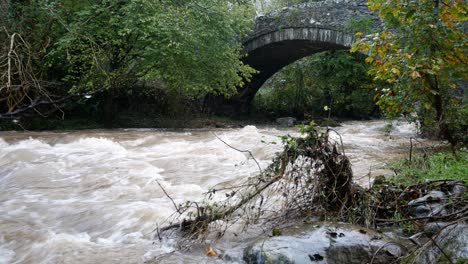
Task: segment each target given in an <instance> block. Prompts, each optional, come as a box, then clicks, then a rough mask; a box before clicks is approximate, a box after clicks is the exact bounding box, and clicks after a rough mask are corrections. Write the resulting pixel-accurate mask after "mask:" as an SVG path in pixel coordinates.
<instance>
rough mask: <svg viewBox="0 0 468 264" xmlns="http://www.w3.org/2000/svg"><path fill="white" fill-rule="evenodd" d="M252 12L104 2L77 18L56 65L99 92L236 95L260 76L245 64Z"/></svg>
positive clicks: (203, 5) (205, 5)
mask: <svg viewBox="0 0 468 264" xmlns="http://www.w3.org/2000/svg"><path fill="white" fill-rule="evenodd" d="M249 8H250V6H247V5H245V4H242V3H241V4H239V3H237V2H235V3H230V2H229V1H211V0H204V1H186V2H183V3H179V2H173V1H157V2H154V1H147V0H136V1H128V2H123V1H118V0H106V1H98V2H95V3H93V4H91V5H90V6H89V7H87V8H84V9H82V10H80V11H79V12H77V13H76V14H75V16H74V17H73V19H72V21H71V22H70V23H69V24H68V25H67V27H68V28H69V32H67V34H65V35H64V36H63V37H62V38H61V39H60V40H59V41H58V42H57V45H56V48H55V49H54V50H53V51H52V52H51V54H50V55H51V57H52V58H53V59H55V61H57V60H59V61H60V60H66V61H67V70H68V74H67V75H66V77H65V79H66V80H70V81H72V82H73V83H76V85H77V86H79V85H85V86H86V88H88V89H91V90H96V89H102V88H103V87H104V88H109V87H113V88H122V87H127V86H129V85H130V84H131V83H132V82H134V81H135V79H142V78H143V79H159V80H162V81H164V82H165V83H166V85H167V86H168V87H169V88H172V89H177V90H182V91H184V92H188V93H191V94H193V95H195V96H196V95H200V93H203V92H214V93H220V94H225V95H232V94H233V93H234V92H235V91H236V89H235V87H236V86H237V85H241V84H242V82H243V78H248V77H249V76H250V74H251V73H252V72H253V70H252V69H251V68H250V67H248V66H246V65H244V64H242V62H241V61H240V57H241V55H240V44H239V43H238V42H237V41H236V38H239V37H242V35H243V34H245V33H246V32H247V30H248V29H249V27H250V20H249V19H248V18H250V17H251V14H250V12H251V11H249Z"/></svg>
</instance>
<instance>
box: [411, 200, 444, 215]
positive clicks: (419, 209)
mask: <svg viewBox="0 0 468 264" xmlns="http://www.w3.org/2000/svg"><path fill="white" fill-rule="evenodd" d="M410 210H411V209H410ZM410 214H411V215H412V216H414V217H428V216H435V215H445V214H447V210H445V206H444V205H442V204H440V203H433V204H424V205H417V206H415V207H413V209H412V210H411V211H410Z"/></svg>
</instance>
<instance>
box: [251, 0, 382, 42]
mask: <svg viewBox="0 0 468 264" xmlns="http://www.w3.org/2000/svg"><path fill="white" fill-rule="evenodd" d="M366 2H367V0H324V1H321V2H309V3H304V4H299V5H295V6H291V7H285V8H283V9H280V10H277V11H274V12H272V13H269V14H267V15H265V16H260V17H258V18H257V19H256V23H255V28H254V31H253V32H252V33H251V34H250V35H249V36H248V37H247V38H245V39H244V41H243V42H244V43H245V44H248V42H250V41H252V40H253V39H256V38H258V37H259V36H261V35H265V34H268V33H271V32H274V31H278V30H279V31H280V30H281V29H286V28H320V29H331V30H334V31H343V32H344V31H345V27H346V25H347V24H348V21H349V20H350V19H351V18H353V17H356V18H357V17H362V16H374V13H373V12H372V11H370V10H369V9H368V7H367V5H366ZM375 21H376V23H378V18H377V17H376V16H375Z"/></svg>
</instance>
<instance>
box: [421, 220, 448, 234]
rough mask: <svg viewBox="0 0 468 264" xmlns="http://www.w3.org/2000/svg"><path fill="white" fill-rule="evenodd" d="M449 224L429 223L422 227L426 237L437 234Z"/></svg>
mask: <svg viewBox="0 0 468 264" xmlns="http://www.w3.org/2000/svg"><path fill="white" fill-rule="evenodd" d="M448 224H449V223H447V222H431V223H427V224H425V225H424V227H423V229H424V232H425V233H426V234H428V235H431V236H432V235H434V234H437V233H438V232H439V231H440V230H441V229H442V228H444V227H446V226H447V225H448Z"/></svg>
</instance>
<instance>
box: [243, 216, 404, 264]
mask: <svg viewBox="0 0 468 264" xmlns="http://www.w3.org/2000/svg"><path fill="white" fill-rule="evenodd" d="M283 234H284V235H283V236H275V237H270V238H266V239H261V240H257V241H255V242H254V243H252V244H251V245H250V246H249V247H248V248H246V250H245V251H244V261H246V262H247V263H256V264H260V263H298V264H299V263H309V264H310V263H317V264H318V263H330V264H338V263H349V264H353V263H356V264H358V263H359V264H360V263H370V262H371V261H373V263H375V264H377V263H391V262H393V261H395V260H397V259H398V258H399V257H401V256H403V255H404V253H405V250H404V249H403V247H402V246H400V245H399V244H398V243H395V242H393V241H391V240H390V239H389V238H386V237H383V236H382V235H381V234H378V233H376V232H375V231H372V230H369V229H363V228H359V227H357V226H354V225H346V224H328V223H327V224H324V225H323V226H319V227H314V226H312V225H303V226H300V227H296V228H288V229H285V230H284V232H283Z"/></svg>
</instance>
